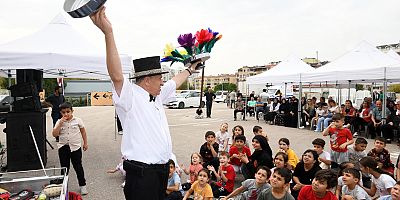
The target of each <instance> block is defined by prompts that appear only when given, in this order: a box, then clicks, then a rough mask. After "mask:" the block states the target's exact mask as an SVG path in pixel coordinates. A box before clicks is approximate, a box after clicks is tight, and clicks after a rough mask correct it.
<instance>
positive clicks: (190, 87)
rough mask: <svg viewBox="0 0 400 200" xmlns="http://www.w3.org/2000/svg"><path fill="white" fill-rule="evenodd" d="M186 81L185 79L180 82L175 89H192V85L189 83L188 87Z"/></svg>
mask: <svg viewBox="0 0 400 200" xmlns="http://www.w3.org/2000/svg"><path fill="white" fill-rule="evenodd" d="M188 84H189V83H188V81H187V80H186V81H185V82H183V83H182V85H181V86H179V87H178V88H176V89H177V90H194V87H193V86H192V85H190V84H189V88H188Z"/></svg>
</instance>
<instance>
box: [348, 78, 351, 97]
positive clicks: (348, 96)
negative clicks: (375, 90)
mask: <svg viewBox="0 0 400 200" xmlns="http://www.w3.org/2000/svg"><path fill="white" fill-rule="evenodd" d="M350 84H351V81H350V80H349V87H348V89H349V91H348V92H347V99H348V100H350Z"/></svg>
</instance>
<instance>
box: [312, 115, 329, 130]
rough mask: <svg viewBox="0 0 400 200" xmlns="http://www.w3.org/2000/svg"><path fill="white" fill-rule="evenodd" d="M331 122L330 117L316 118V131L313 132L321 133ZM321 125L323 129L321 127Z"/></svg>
mask: <svg viewBox="0 0 400 200" xmlns="http://www.w3.org/2000/svg"><path fill="white" fill-rule="evenodd" d="M330 121H332V117H320V118H318V122H317V129H315V131H322V130H323V128H326V127H328V126H329V122H330ZM322 125H323V127H322Z"/></svg>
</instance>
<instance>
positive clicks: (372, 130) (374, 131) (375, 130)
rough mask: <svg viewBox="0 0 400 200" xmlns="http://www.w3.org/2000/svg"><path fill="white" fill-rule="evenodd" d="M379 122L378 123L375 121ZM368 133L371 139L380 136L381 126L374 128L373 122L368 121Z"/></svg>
mask: <svg viewBox="0 0 400 200" xmlns="http://www.w3.org/2000/svg"><path fill="white" fill-rule="evenodd" d="M377 122H380V121H377ZM368 131H369V134H370V135H371V138H375V137H376V136H379V137H380V136H381V125H378V126H374V122H372V121H370V122H369V123H368Z"/></svg>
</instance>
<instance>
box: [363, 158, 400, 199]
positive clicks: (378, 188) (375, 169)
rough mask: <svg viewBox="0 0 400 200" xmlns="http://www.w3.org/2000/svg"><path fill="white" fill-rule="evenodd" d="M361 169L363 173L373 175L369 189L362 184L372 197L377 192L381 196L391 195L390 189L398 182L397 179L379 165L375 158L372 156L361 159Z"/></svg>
mask: <svg viewBox="0 0 400 200" xmlns="http://www.w3.org/2000/svg"><path fill="white" fill-rule="evenodd" d="M360 169H361V171H362V172H363V173H367V174H370V175H372V180H371V181H372V184H371V188H370V189H368V188H366V187H364V186H362V187H363V188H364V190H365V191H366V192H367V193H368V195H370V196H371V197H373V196H375V193H377V194H378V196H379V197H381V196H384V195H390V191H391V189H392V187H393V186H394V185H395V184H396V181H395V180H394V179H393V178H392V177H391V176H389V175H388V174H387V172H385V171H383V170H382V169H381V168H380V167H379V166H378V162H376V160H375V159H373V158H372V157H365V158H363V159H361V160H360Z"/></svg>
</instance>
